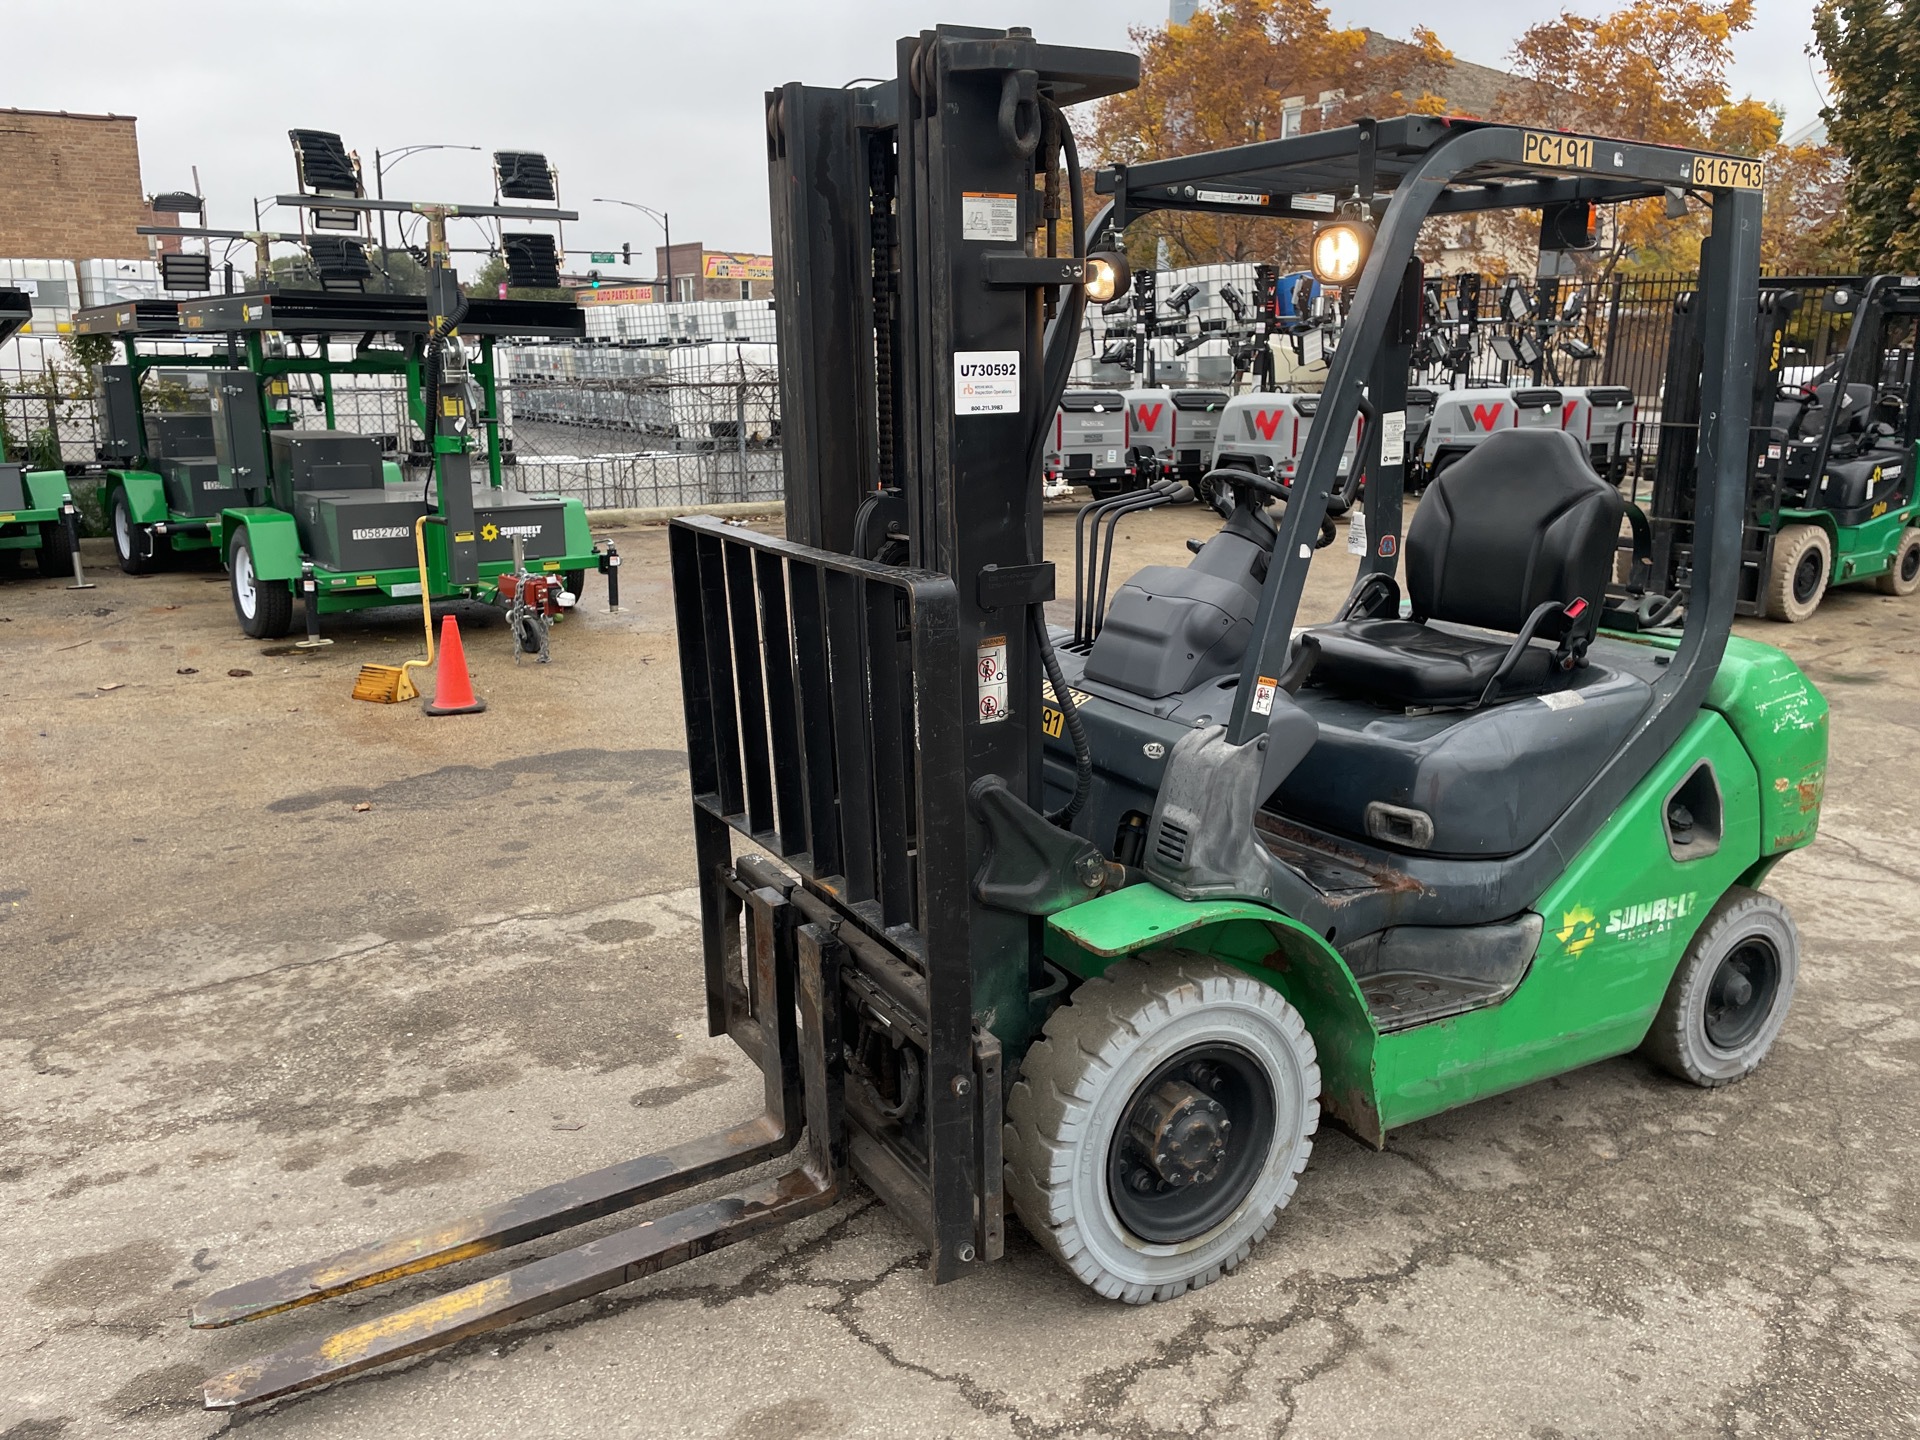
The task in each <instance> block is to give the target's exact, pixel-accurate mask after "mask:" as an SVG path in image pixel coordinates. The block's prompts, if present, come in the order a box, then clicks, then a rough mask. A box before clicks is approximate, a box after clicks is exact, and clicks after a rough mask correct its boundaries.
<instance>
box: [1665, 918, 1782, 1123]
mask: <svg viewBox="0 0 1920 1440" xmlns="http://www.w3.org/2000/svg"><path fill="white" fill-rule="evenodd" d="M1799 975H1800V932H1799V930H1798V929H1797V928H1796V927H1795V925H1794V923H1793V916H1792V915H1791V914H1789V913H1788V911H1787V907H1786V906H1785V905H1782V904H1781V903H1780V902H1779V901H1778V900H1776V899H1774V898H1773V897H1772V896H1771V895H1762V894H1760V893H1759V892H1758V891H1756V890H1749V889H1747V888H1746V887H1745V886H1743V885H1735V886H1733V887H1732V888H1731V889H1729V890H1728V891H1727V893H1726V894H1725V895H1723V896H1721V897H1720V903H1719V904H1717V905H1715V906H1714V907H1713V909H1712V910H1711V911H1710V912H1709V913H1708V915H1707V918H1706V919H1705V920H1704V921H1703V922H1701V925H1700V932H1699V933H1698V934H1697V935H1695V936H1694V937H1693V943H1692V944H1691V945H1689V946H1687V953H1686V954H1685V955H1683V956H1682V957H1681V959H1680V968H1679V969H1678V970H1676V971H1675V972H1674V976H1673V981H1672V983H1671V984H1669V985H1668V986H1667V996H1666V999H1664V1000H1663V1001H1661V1002H1660V1010H1659V1013H1657V1014H1656V1015H1655V1016H1654V1017H1653V1028H1652V1029H1651V1030H1649V1031H1648V1032H1647V1038H1646V1039H1645V1040H1644V1041H1643V1042H1641V1046H1640V1050H1641V1053H1642V1054H1644V1055H1645V1056H1647V1058H1648V1059H1650V1060H1652V1061H1653V1062H1654V1064H1656V1065H1658V1066H1659V1067H1660V1068H1661V1069H1662V1070H1665V1071H1666V1072H1667V1073H1668V1074H1670V1075H1673V1076H1676V1077H1677V1078H1679V1079H1681V1080H1687V1081H1691V1082H1692V1083H1693V1084H1695V1085H1699V1086H1703V1087H1705V1088H1708V1089H1712V1088H1714V1087H1716V1086H1720V1085H1731V1084H1732V1083H1733V1082H1734V1081H1736V1080H1739V1079H1743V1078H1744V1077H1745V1076H1747V1075H1748V1074H1750V1073H1751V1072H1752V1071H1753V1069H1754V1067H1755V1066H1757V1065H1758V1064H1759V1063H1760V1062H1761V1061H1762V1060H1763V1059H1765V1058H1766V1054H1767V1051H1768V1050H1770V1049H1771V1048H1772V1047H1773V1042H1774V1040H1775V1038H1776V1037H1777V1036H1778V1035H1779V1034H1780V1027H1781V1026H1782V1025H1784V1024H1785V1023H1786V1019H1787V1007H1788V1006H1789V1005H1790V1004H1792V1002H1793V986H1794V982H1795V981H1796V980H1797V979H1798V978H1799Z"/></svg>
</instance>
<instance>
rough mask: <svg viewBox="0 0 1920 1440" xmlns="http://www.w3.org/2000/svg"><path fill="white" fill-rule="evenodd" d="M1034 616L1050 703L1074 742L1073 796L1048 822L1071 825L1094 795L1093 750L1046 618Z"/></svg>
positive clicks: (1038, 613) (1038, 610) (1035, 610)
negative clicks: (1050, 693)
mask: <svg viewBox="0 0 1920 1440" xmlns="http://www.w3.org/2000/svg"><path fill="white" fill-rule="evenodd" d="M1028 613H1029V614H1030V615H1031V616H1032V617H1033V638H1034V640H1035V641H1036V642H1037V643H1038V644H1039V646H1040V664H1041V666H1042V667H1043V668H1044V669H1045V670H1046V672H1047V680H1048V682H1049V683H1050V684H1052V686H1053V700H1054V703H1055V704H1056V705H1058V706H1059V707H1060V713H1061V715H1062V716H1064V717H1065V718H1066V722H1067V735H1068V737H1069V738H1070V739H1071V740H1072V741H1073V796H1072V798H1071V799H1069V800H1068V801H1067V803H1066V804H1065V805H1063V806H1061V807H1060V808H1059V809H1058V810H1054V811H1050V812H1049V813H1048V815H1047V819H1048V820H1050V821H1052V822H1053V823H1054V824H1055V825H1071V824H1072V823H1073V817H1074V816H1076V815H1078V814H1079V813H1080V811H1081V810H1082V809H1083V808H1084V807H1085V806H1086V803H1087V797H1088V796H1089V795H1091V794H1092V793H1093V750H1092V747H1090V746H1089V745H1088V744H1087V727H1086V726H1085V724H1083V723H1082V722H1081V719H1080V707H1079V706H1077V705H1075V704H1074V703H1073V691H1072V690H1070V689H1069V688H1068V687H1067V677H1066V675H1065V674H1064V673H1063V672H1062V671H1061V669H1060V657H1059V656H1058V655H1056V654H1054V653H1053V638H1052V637H1051V636H1049V635H1048V634H1047V617H1046V615H1045V614H1044V613H1043V612H1042V611H1041V608H1040V607H1039V606H1038V605H1035V606H1034V607H1032V609H1031V610H1030V611H1029V612H1028Z"/></svg>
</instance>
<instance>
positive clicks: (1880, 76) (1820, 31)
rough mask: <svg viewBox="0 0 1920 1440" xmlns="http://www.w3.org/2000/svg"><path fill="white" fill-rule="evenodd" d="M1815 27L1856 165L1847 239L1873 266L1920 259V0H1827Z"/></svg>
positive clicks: (1841, 137) (1837, 119) (1838, 121)
mask: <svg viewBox="0 0 1920 1440" xmlns="http://www.w3.org/2000/svg"><path fill="white" fill-rule="evenodd" d="M1813 36H1814V45H1815V46H1816V48H1817V49H1818V50H1819V53H1820V57H1821V59H1822V60H1824V61H1825V62H1826V67H1827V77H1828V80H1829V83H1830V84H1831V86H1832V89H1833V98H1832V100H1831V101H1830V102H1829V104H1828V105H1827V106H1826V108H1825V109H1823V110H1822V111H1821V112H1820V114H1821V117H1822V118H1823V119H1824V120H1825V121H1826V122H1827V133H1828V135H1829V137H1830V138H1831V140H1832V142H1833V145H1834V147H1835V148H1836V149H1837V150H1838V151H1839V152H1840V153H1841V154H1843V155H1844V156H1845V157H1846V159H1847V162H1848V165H1849V167H1850V172H1849V174H1848V176H1847V179H1846V182H1845V185H1846V197H1847V211H1848V214H1847V219H1846V222H1845V227H1844V228H1845V236H1846V239H1847V241H1848V242H1849V243H1851V244H1852V245H1853V246H1854V248H1855V249H1856V250H1857V252H1858V254H1859V257H1860V260H1861V261H1862V263H1864V264H1866V265H1868V266H1870V267H1871V268H1873V269H1877V270H1899V271H1902V272H1909V271H1912V270H1914V269H1916V268H1920V0H1820V3H1819V4H1818V5H1816V6H1815V7H1814V12H1813Z"/></svg>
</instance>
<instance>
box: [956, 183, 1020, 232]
mask: <svg viewBox="0 0 1920 1440" xmlns="http://www.w3.org/2000/svg"><path fill="white" fill-rule="evenodd" d="M960 238H961V239H962V240H1001V241H1005V242H1007V243H1008V244H1011V243H1012V242H1014V241H1015V240H1018V239H1019V238H1020V197H1019V196H1017V195H993V194H988V193H986V192H984V191H979V190H968V191H965V192H963V193H962V194H961V196H960Z"/></svg>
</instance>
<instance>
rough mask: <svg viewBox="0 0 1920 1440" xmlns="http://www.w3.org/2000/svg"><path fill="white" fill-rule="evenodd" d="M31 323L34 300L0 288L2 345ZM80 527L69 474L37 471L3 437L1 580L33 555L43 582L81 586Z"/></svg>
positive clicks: (0, 441)
mask: <svg viewBox="0 0 1920 1440" xmlns="http://www.w3.org/2000/svg"><path fill="white" fill-rule="evenodd" d="M32 319H33V297H32V296H30V295H28V294H27V293H26V292H25V291H24V290H15V289H12V288H8V289H4V290H0V345H4V344H5V343H6V342H7V341H8V340H10V339H12V338H13V336H14V335H15V334H17V333H18V332H19V331H20V330H21V329H22V328H23V327H24V326H26V325H27V324H28V323H29V322H30V321H31V320H32ZM79 526H80V516H79V511H78V510H77V509H76V508H75V507H74V503H73V494H72V491H71V490H70V489H69V488H68V484H67V472H66V471H65V470H64V469H58V470H35V469H32V468H30V467H29V466H28V465H27V464H26V463H25V462H22V461H19V460H15V459H14V458H13V457H12V456H11V455H9V454H8V453H7V441H6V436H5V434H4V433H0V579H8V578H11V577H13V576H16V575H18V574H20V573H21V565H20V559H21V557H22V556H23V555H25V554H27V553H28V552H29V551H31V552H33V555H34V559H35V563H36V564H37V565H38V566H39V569H40V574H41V576H42V577H43V578H45V579H49V580H53V579H59V580H66V579H69V578H71V579H72V580H73V581H74V582H75V583H76V584H77V583H80V571H79V569H78V568H77V567H76V565H75V560H76V557H77V556H78V555H79V553H80V552H79V546H80V528H79Z"/></svg>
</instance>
